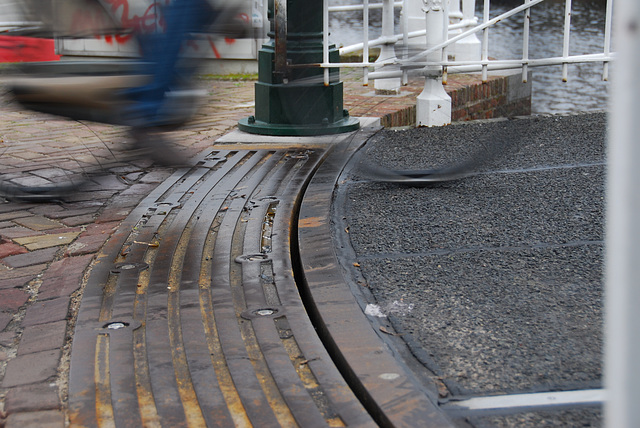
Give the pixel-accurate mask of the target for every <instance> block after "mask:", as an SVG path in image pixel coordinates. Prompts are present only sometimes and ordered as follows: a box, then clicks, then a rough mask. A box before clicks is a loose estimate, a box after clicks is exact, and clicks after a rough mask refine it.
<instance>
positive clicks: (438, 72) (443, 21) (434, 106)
mask: <svg viewBox="0 0 640 428" xmlns="http://www.w3.org/2000/svg"><path fill="white" fill-rule="evenodd" d="M422 1H423V3H424V8H423V10H424V12H425V14H426V27H427V49H428V48H430V47H433V46H437V45H439V44H440V43H442V42H444V41H445V34H446V32H447V31H448V20H449V19H448V18H447V16H446V13H445V7H444V4H443V0H422ZM444 1H446V0H444ZM426 59H427V62H440V61H442V51H441V50H436V51H435V52H432V53H430V54H429V55H427V58H426ZM424 73H425V80H424V90H423V91H422V93H421V94H420V95H418V99H417V103H416V125H417V126H440V125H446V124H449V123H451V97H450V96H449V94H447V92H446V91H445V90H444V88H443V87H442V67H441V66H437V65H427V66H426V67H425V68H424Z"/></svg>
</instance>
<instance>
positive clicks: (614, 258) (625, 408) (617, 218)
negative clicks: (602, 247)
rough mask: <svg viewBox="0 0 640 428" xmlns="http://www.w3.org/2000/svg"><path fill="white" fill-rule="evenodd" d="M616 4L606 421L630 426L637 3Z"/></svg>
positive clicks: (638, 338)
mask: <svg viewBox="0 0 640 428" xmlns="http://www.w3.org/2000/svg"><path fill="white" fill-rule="evenodd" d="M609 1H611V0H609ZM615 9H616V10H615V14H616V25H615V28H616V30H617V33H616V45H618V47H619V52H620V57H619V58H620V59H619V62H618V63H617V64H616V67H615V70H614V72H615V78H614V79H613V82H612V83H613V87H612V89H613V91H612V98H611V102H610V106H611V113H610V116H609V120H610V126H609V136H608V137H609V139H608V140H609V141H608V152H607V158H608V163H609V165H608V169H607V188H606V195H607V216H606V217H607V221H606V222H605V224H606V233H605V236H606V257H605V261H606V267H605V278H606V281H605V282H606V288H605V290H606V292H605V299H604V301H605V314H606V318H605V320H606V321H605V326H606V328H605V344H606V348H605V376H604V379H605V386H606V389H607V392H608V398H607V402H606V405H605V426H607V427H608V428H631V427H637V426H638V421H640V406H639V405H638V403H640V364H639V363H638V361H640V312H638V306H639V305H640V284H639V283H638V282H639V278H640V221H639V218H640V192H639V191H638V184H637V183H638V181H639V180H640V169H638V165H639V164H640V145H639V144H638V135H640V121H638V111H640V84H639V83H638V76H637V70H638V67H640V31H638V28H640V3H639V2H638V1H637V0H616V4H615Z"/></svg>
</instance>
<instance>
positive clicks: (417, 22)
mask: <svg viewBox="0 0 640 428" xmlns="http://www.w3.org/2000/svg"><path fill="white" fill-rule="evenodd" d="M406 3H407V10H406V11H405V10H403V11H402V13H406V14H407V27H408V28H407V32H408V33H412V32H415V31H420V30H424V25H425V24H424V10H422V6H423V3H422V0H407V2H406ZM407 48H408V50H409V52H408V53H409V56H413V55H415V54H417V53H418V52H422V51H423V50H425V49H426V48H427V37H426V36H420V37H412V38H410V39H409V43H408V47H407Z"/></svg>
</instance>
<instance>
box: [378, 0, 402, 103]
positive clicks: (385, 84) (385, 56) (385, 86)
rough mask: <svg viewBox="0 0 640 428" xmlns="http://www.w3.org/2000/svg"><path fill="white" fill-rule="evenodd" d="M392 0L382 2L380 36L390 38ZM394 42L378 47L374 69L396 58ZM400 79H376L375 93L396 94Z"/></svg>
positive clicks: (392, 20) (392, 26)
mask: <svg viewBox="0 0 640 428" xmlns="http://www.w3.org/2000/svg"><path fill="white" fill-rule="evenodd" d="M393 1H394V0H383V3H382V37H388V38H389V39H391V38H392V37H393V36H394V35H395V31H394V25H393V24H394V8H393ZM394 46H395V42H386V43H385V44H383V45H382V47H381V48H380V56H378V59H377V60H376V69H379V68H381V67H382V66H384V65H385V64H387V63H390V62H394V61H395V60H396V53H395V48H394ZM400 86H401V81H400V78H399V77H392V78H387V79H376V81H375V83H374V87H375V89H376V94H379V95H397V94H399V93H400Z"/></svg>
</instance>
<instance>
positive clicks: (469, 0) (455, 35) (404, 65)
mask: <svg viewBox="0 0 640 428" xmlns="http://www.w3.org/2000/svg"><path fill="white" fill-rule="evenodd" d="M382 1H383V3H375V4H369V1H368V0H364V2H363V4H361V5H360V4H359V5H353V6H329V0H324V7H325V22H326V21H328V17H329V12H331V13H339V12H342V11H346V10H362V11H363V29H364V30H365V31H364V32H365V39H364V41H363V42H362V43H357V44H353V45H350V46H345V47H342V48H340V53H341V54H345V53H350V52H355V51H363V57H362V58H363V60H362V62H356V63H353V62H350V63H330V62H329V61H328V60H327V59H328V55H327V56H326V57H325V61H324V62H323V63H322V64H321V65H322V67H325V70H327V71H328V69H329V68H334V67H360V68H362V69H363V72H364V83H365V84H367V83H368V79H373V80H376V79H378V80H379V79H397V78H402V82H403V83H406V81H407V73H408V72H412V73H414V74H422V75H425V79H426V80H429V79H436V80H441V79H442V76H444V77H445V79H446V75H447V74H448V73H476V72H479V73H482V79H483V81H486V80H487V78H488V72H489V71H495V70H508V69H522V78H523V80H524V81H526V79H527V76H528V71H529V69H530V68H533V67H544V66H557V65H559V66H561V68H562V75H561V78H562V80H564V81H566V80H567V78H568V66H569V65H570V64H575V63H586V62H601V63H602V64H603V68H602V79H603V80H607V79H608V78H609V62H611V61H613V60H614V59H615V57H616V55H615V53H614V52H612V50H611V31H612V11H613V0H606V1H607V5H606V11H605V15H606V16H605V29H604V47H603V50H602V51H601V52H594V53H588V54H580V55H572V54H571V53H570V38H571V15H572V3H571V0H565V8H564V23H563V37H562V53H561V55H558V56H552V57H547V58H531V57H530V54H531V52H530V46H529V40H530V32H531V29H530V22H529V21H530V19H529V16H530V10H531V8H532V7H534V6H536V5H538V4H540V3H543V2H544V1H545V0H523V4H521V5H519V6H517V7H515V8H513V9H512V10H509V11H507V12H504V13H502V14H500V15H498V16H496V17H494V18H490V9H491V7H490V6H491V5H490V0H483V1H484V4H483V13H482V20H481V21H480V22H478V19H477V18H475V16H474V12H475V0H449V1H447V0H404V1H402V2H394V3H393V5H394V7H396V8H400V9H401V10H402V12H401V13H402V19H401V23H402V25H401V26H402V31H401V32H399V33H395V34H394V33H389V32H385V31H384V28H385V26H384V24H383V33H382V35H381V36H380V37H378V38H376V39H374V40H368V35H367V34H366V32H367V29H368V27H369V18H368V10H370V9H373V8H381V7H384V6H385V2H386V1H387V0H382ZM416 3H417V4H418V5H419V10H422V11H423V12H422V13H423V17H424V24H423V28H422V29H419V30H414V31H411V30H412V29H411V28H409V27H410V26H409V25H408V24H407V19H408V18H409V15H410V10H411V6H412V5H413V6H414V10H415V6H416ZM452 4H454V6H453V7H452ZM434 15H437V18H435V19H436V20H442V21H443V26H444V28H445V31H444V32H441V30H437V31H434V27H440V26H439V25H436V24H437V21H434ZM516 15H520V16H523V17H524V19H523V31H522V34H523V36H522V38H523V40H522V56H521V57H520V58H517V59H490V58H489V37H488V36H489V29H490V28H491V27H492V26H495V25H497V24H499V23H500V22H501V21H505V20H507V19H513V17H514V16H516ZM384 18H385V15H384V14H383V19H384ZM428 19H431V24H429V25H427V24H426V22H427V20H428ZM438 32H440V34H438ZM478 35H480V36H481V37H480V40H477V39H475V42H473V41H472V45H473V46H472V49H473V50H475V52H474V53H473V54H471V55H469V54H467V55H458V54H456V47H457V45H459V44H462V43H463V42H465V41H467V42H468V40H469V39H470V38H475V37H476V36H478ZM425 37H426V44H425V46H424V48H423V50H422V52H420V53H419V54H417V55H412V56H409V57H405V56H403V58H396V57H395V56H392V55H387V56H386V57H384V58H382V60H378V61H377V62H376V63H371V62H369V48H371V47H374V46H390V45H394V44H398V43H402V44H403V45H404V46H405V47H406V46H407V45H408V43H410V42H409V41H410V40H414V39H416V38H425ZM324 49H325V51H328V49H329V40H328V32H325V35H324ZM449 51H451V52H449ZM448 53H453V54H454V56H455V59H453V60H452V59H449V57H448ZM460 57H462V58H460ZM372 67H375V70H374V71H370V68H372ZM436 69H437V70H439V72H436ZM325 76H326V77H325V78H326V79H327V82H328V73H326V74H325ZM425 87H426V82H425ZM430 87H431V88H435V87H434V86H433V85H430ZM436 90H437V89H436ZM419 103H420V101H419V102H418V104H419ZM418 109H420V108H419V105H418ZM448 122H450V117H449V119H448V121H447V120H445V122H444V123H448ZM444 123H440V124H444ZM418 124H419V125H420V124H427V125H436V124H439V123H434V122H433V121H432V120H431V119H425V120H424V121H422V122H421V121H420V117H419V118H418Z"/></svg>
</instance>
